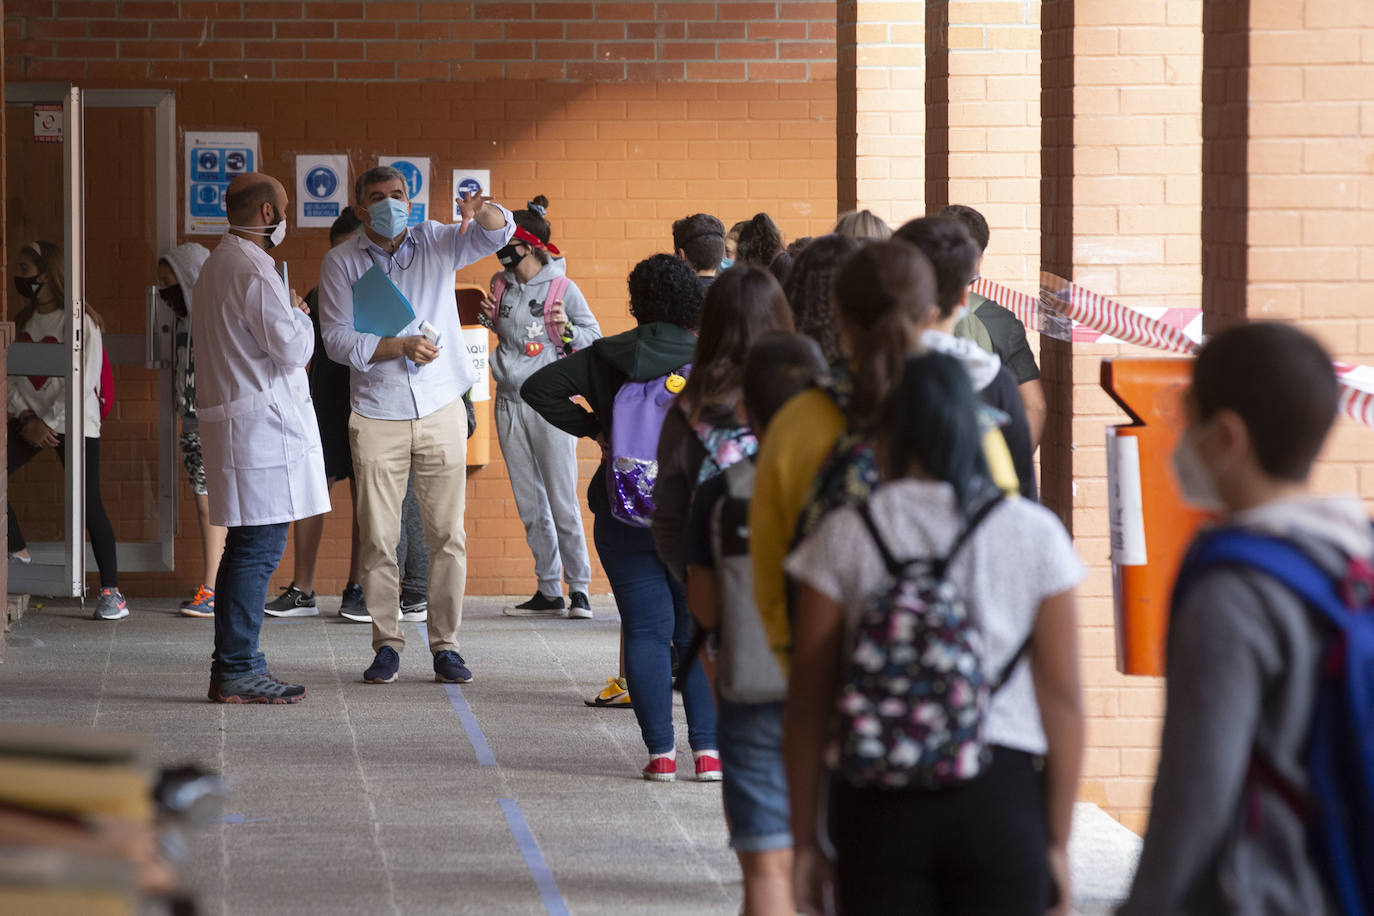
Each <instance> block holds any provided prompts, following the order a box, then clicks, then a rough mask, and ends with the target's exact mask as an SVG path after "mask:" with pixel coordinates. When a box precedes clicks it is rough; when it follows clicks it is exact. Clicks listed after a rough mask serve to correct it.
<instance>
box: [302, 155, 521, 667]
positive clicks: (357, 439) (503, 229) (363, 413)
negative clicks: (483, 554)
mask: <svg viewBox="0 0 1374 916" xmlns="http://www.w3.org/2000/svg"><path fill="white" fill-rule="evenodd" d="M354 198H355V207H354V209H355V210H356V211H357V213H358V217H359V219H361V220H362V222H363V231H362V232H361V233H359V235H358V236H357V238H355V239H352V240H349V241H347V242H345V243H343V244H342V245H339V246H338V247H336V248H333V249H331V250H330V252H329V253H328V254H326V255H325V258H324V263H323V264H322V265H321V267H320V331H321V335H322V337H323V338H324V345H325V350H326V351H327V352H328V353H329V356H330V358H331V359H333V360H335V361H336V362H339V363H342V364H344V365H347V366H349V367H350V369H351V372H350V393H351V399H352V406H353V416H352V418H351V419H350V420H349V424H348V436H349V444H350V445H351V446H352V449H353V464H354V471H355V474H356V476H357V483H358V505H357V507H356V512H357V519H358V533H359V548H360V551H361V554H362V576H363V583H362V584H363V596H364V600H365V602H366V604H367V607H368V608H369V609H370V611H371V614H372V648H373V649H374V650H375V651H376V653H377V654H376V658H375V660H374V661H373V663H372V666H371V667H369V668H368V669H367V670H366V671H365V672H363V680H364V681H366V682H367V683H369V684H389V683H391V682H393V681H395V680H396V677H397V672H398V671H399V670H400V654H399V653H400V652H401V651H402V650H403V649H404V648H405V636H404V635H403V634H402V632H401V626H400V612H399V608H398V606H397V602H396V596H397V594H398V589H399V583H398V572H397V568H396V544H397V541H399V539H400V533H401V500H402V499H403V497H404V496H405V490H406V480H407V479H408V477H409V475H410V472H411V469H412V468H413V469H414V471H415V493H416V496H418V497H419V502H420V515H421V517H422V519H423V521H424V527H425V539H426V541H428V543H429V550H430V563H429V647H430V651H431V652H432V653H433V654H434V677H435V679H436V680H438V681H442V682H445V683H453V684H467V683H470V682H471V681H472V672H471V671H470V670H469V669H468V667H467V665H466V663H465V662H464V660H463V657H462V656H461V655H460V654H459V653H458V628H459V626H460V625H461V623H462V617H463V591H464V589H465V588H466V586H467V538H466V534H465V532H464V529H463V511H464V505H465V496H466V486H467V479H466V478H467V412H466V410H465V408H464V405H463V402H462V396H463V394H464V393H465V392H466V391H467V390H468V389H469V388H471V387H472V385H473V383H474V382H475V381H476V380H477V373H476V371H475V369H474V368H473V365H472V361H471V360H470V359H469V358H468V355H467V348H466V347H465V346H464V345H463V335H462V329H461V325H460V323H459V319H458V307H457V301H456V299H455V297H454V293H453V286H454V274H455V273H456V272H457V271H458V270H460V269H461V268H463V267H466V266H467V265H469V264H471V263H473V262H474V261H477V260H479V259H481V258H483V257H486V256H487V255H489V254H493V253H495V252H496V250H497V249H499V248H501V247H502V246H504V245H505V244H506V242H507V241H509V239H510V237H511V235H512V234H513V233H514V232H515V222H514V220H513V219H512V218H511V214H510V212H509V211H508V210H506V209H505V208H504V207H501V206H499V205H498V204H496V203H495V202H493V201H492V200H491V199H490V198H488V197H478V196H470V197H468V198H467V199H460V200H459V201H458V207H459V211H460V213H461V216H462V220H461V222H460V223H459V224H458V225H445V224H441V223H437V222H434V221H432V220H431V221H427V222H423V223H420V224H419V225H418V226H415V227H413V228H407V225H406V222H407V218H408V216H409V213H410V200H409V196H408V194H407V186H406V181H405V178H404V176H402V175H401V173H400V172H398V171H397V170H395V169H393V168H390V167H388V166H380V167H378V168H374V169H369V170H367V171H366V172H364V173H363V174H362V175H360V176H359V177H358V180H357V182H356V183H355V185H354ZM371 270H375V271H378V272H380V273H381V274H384V275H385V277H386V278H387V279H389V280H390V281H391V283H393V284H395V287H396V289H397V290H398V291H399V292H400V294H401V295H402V296H404V297H405V299H406V300H407V301H408V302H409V304H410V307H411V308H412V309H413V310H414V312H415V318H414V320H413V321H411V322H410V323H409V324H408V325H407V326H406V327H404V328H403V329H401V331H400V332H399V333H398V334H397V335H396V336H394V337H381V336H378V335H376V334H369V333H365V332H362V331H359V330H357V329H356V328H355V321H354V304H355V303H354V291H353V287H354V284H356V283H357V282H358V281H359V280H360V279H361V278H362V277H363V275H364V274H365V273H367V272H368V271H371ZM375 278H376V275H375V274H374V279H375ZM380 285H381V286H382V287H385V286H386V284H384V283H383V284H380ZM371 286H372V287H373V288H375V287H376V286H377V284H372V285H371ZM368 304H369V303H367V302H360V303H359V305H361V306H364V307H366V306H367V305H368ZM372 304H375V302H372ZM364 323H365V322H364ZM426 323H427V325H426ZM422 328H423V330H422ZM426 332H427V333H428V336H426Z"/></svg>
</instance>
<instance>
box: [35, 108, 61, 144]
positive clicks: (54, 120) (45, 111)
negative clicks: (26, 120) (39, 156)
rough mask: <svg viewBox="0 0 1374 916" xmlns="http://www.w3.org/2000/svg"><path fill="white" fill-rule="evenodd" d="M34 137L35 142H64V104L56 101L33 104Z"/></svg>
mask: <svg viewBox="0 0 1374 916" xmlns="http://www.w3.org/2000/svg"><path fill="white" fill-rule="evenodd" d="M33 139H34V142H35V143H61V142H62V106H61V105H60V104H57V103H55V102H39V103H38V104H36V105H34V106H33Z"/></svg>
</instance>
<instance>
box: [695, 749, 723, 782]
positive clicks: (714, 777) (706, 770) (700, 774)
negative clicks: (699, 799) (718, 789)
mask: <svg viewBox="0 0 1374 916" xmlns="http://www.w3.org/2000/svg"><path fill="white" fill-rule="evenodd" d="M723 776H724V774H723V773H722V772H721V770H720V758H719V757H717V756H716V755H714V754H702V755H701V756H700V757H698V758H697V782H720V780H721V778H722V777H723Z"/></svg>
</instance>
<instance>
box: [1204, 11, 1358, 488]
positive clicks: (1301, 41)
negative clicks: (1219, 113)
mask: <svg viewBox="0 0 1374 916" xmlns="http://www.w3.org/2000/svg"><path fill="white" fill-rule="evenodd" d="M1249 13H1250V15H1249V22H1248V31H1249V61H1248V62H1249V70H1248V80H1247V88H1248V95H1249V111H1248V118H1247V119H1246V121H1245V122H1244V124H1243V128H1244V134H1243V138H1244V143H1245V148H1246V151H1247V155H1246V159H1247V162H1248V171H1247V173H1246V174H1245V176H1244V196H1243V198H1242V199H1243V200H1244V202H1245V212H1244V222H1243V223H1242V222H1241V221H1240V219H1239V218H1238V217H1237V218H1233V219H1232V220H1231V221H1230V223H1229V224H1226V225H1227V230H1228V231H1229V232H1230V234H1231V236H1232V237H1243V238H1244V239H1245V240H1246V242H1247V243H1248V245H1247V247H1248V250H1247V252H1246V255H1245V263H1244V278H1245V284H1244V290H1243V292H1244V307H1245V314H1246V315H1247V316H1248V317H1249V318H1251V319H1263V318H1268V319H1282V320H1290V321H1296V322H1298V323H1300V324H1301V326H1302V327H1303V328H1304V329H1306V330H1308V331H1310V332H1311V333H1312V334H1314V335H1316V336H1317V337H1318V338H1319V339H1320V340H1321V341H1322V342H1323V343H1324V344H1325V345H1326V346H1327V347H1328V348H1329V349H1330V350H1331V351H1332V353H1334V354H1335V355H1336V356H1337V357H1338V358H1339V359H1342V360H1346V361H1349V362H1354V363H1362V364H1364V365H1374V307H1371V305H1370V302H1371V297H1374V175H1372V174H1371V171H1370V163H1371V162H1374V8H1371V7H1370V6H1369V4H1355V5H1353V6H1344V5H1341V4H1336V3H1331V2H1327V0H1306V2H1302V3H1292V4H1259V3H1252V4H1250V8H1249ZM1218 37H1221V38H1222V40H1225V38H1224V36H1218ZM1208 40H1209V42H1211V41H1213V40H1214V38H1213V35H1212V34H1211V33H1209V36H1208ZM1239 125H1240V122H1239V121H1233V122H1230V123H1229V124H1228V126H1229V127H1230V128H1231V129H1232V130H1233V131H1234V130H1236V129H1237V127H1238V126H1239ZM1218 177H1220V176H1218ZM1232 213H1233V214H1234V211H1232ZM1220 266H1221V265H1218V267H1219V268H1220ZM1371 456H1374V430H1371V429H1369V428H1367V427H1362V426H1357V425H1355V424H1354V423H1351V422H1348V421H1341V422H1340V423H1338V425H1337V428H1336V431H1335V434H1334V435H1333V437H1332V440H1331V442H1330V444H1329V445H1328V447H1327V449H1326V451H1325V452H1324V454H1323V459H1324V460H1323V461H1322V462H1321V463H1320V464H1319V465H1318V467H1317V470H1316V475H1315V486H1316V487H1317V489H1319V490H1321V491H1323V492H1359V493H1360V494H1361V495H1362V496H1363V497H1364V498H1365V499H1366V500H1367V501H1370V503H1369V504H1370V505H1371V507H1372V508H1374V461H1371Z"/></svg>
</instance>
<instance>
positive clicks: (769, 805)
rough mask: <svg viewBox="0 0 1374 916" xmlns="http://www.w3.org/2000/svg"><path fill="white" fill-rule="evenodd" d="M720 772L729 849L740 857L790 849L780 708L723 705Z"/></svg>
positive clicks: (785, 769)
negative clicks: (727, 824) (740, 855)
mask: <svg viewBox="0 0 1374 916" xmlns="http://www.w3.org/2000/svg"><path fill="white" fill-rule="evenodd" d="M720 766H721V769H722V770H724V778H725V784H724V786H723V792H722V795H723V796H724V801H725V814H726V820H728V821H729V823H730V845H731V846H733V847H734V848H735V850H736V851H737V852H771V851H772V850H775V849H791V848H792V814H791V808H790V806H789V804H788V801H787V768H786V767H785V766H784V765H783V759H782V703H781V702H778V703H731V702H730V701H729V700H725V699H722V700H721V701H720Z"/></svg>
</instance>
